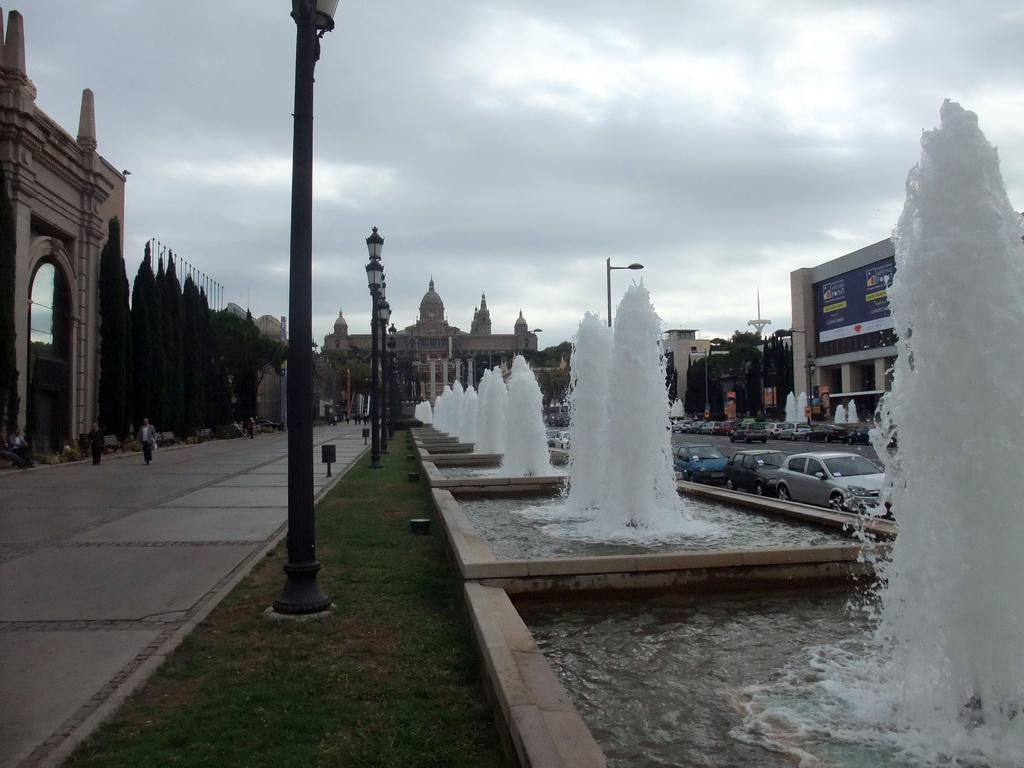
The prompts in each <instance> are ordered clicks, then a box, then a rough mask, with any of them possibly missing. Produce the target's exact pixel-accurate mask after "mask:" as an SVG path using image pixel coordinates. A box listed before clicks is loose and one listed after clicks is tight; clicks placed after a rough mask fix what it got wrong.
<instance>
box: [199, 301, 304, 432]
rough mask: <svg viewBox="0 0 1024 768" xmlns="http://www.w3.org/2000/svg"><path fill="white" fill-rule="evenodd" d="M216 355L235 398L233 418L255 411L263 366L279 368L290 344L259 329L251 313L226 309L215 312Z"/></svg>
mask: <svg viewBox="0 0 1024 768" xmlns="http://www.w3.org/2000/svg"><path fill="white" fill-rule="evenodd" d="M212 318H213V324H212V325H213V339H214V355H215V357H216V359H217V363H218V369H219V371H220V375H221V376H223V377H224V379H226V381H227V382H228V386H229V392H230V395H231V400H232V402H233V411H234V412H233V413H232V414H231V415H232V418H235V419H239V420H241V419H247V418H249V417H250V416H255V415H256V391H257V389H258V387H259V382H260V379H261V378H262V376H263V370H264V368H265V367H267V366H269V367H271V368H274V369H276V370H278V371H280V369H281V366H282V364H283V363H284V361H285V358H286V357H287V352H288V348H287V347H286V346H285V345H284V344H282V343H281V342H280V341H277V340H276V339H271V338H268V337H266V336H264V335H263V334H261V333H260V332H259V329H258V328H257V327H256V324H255V323H254V322H253V321H252V317H251V316H249V317H245V318H241V317H238V316H236V315H234V314H232V313H231V312H228V311H227V310H221V311H220V312H214V313H212Z"/></svg>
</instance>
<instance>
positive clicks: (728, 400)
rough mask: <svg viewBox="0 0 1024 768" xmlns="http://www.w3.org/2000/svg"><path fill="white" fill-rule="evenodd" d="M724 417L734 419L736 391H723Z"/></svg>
mask: <svg viewBox="0 0 1024 768" xmlns="http://www.w3.org/2000/svg"><path fill="white" fill-rule="evenodd" d="M725 418H727V419H735V418H736V393H735V392H726V393H725Z"/></svg>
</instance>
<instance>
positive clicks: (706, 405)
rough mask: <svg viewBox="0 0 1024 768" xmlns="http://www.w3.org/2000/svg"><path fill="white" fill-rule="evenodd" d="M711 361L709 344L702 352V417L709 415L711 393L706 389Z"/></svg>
mask: <svg viewBox="0 0 1024 768" xmlns="http://www.w3.org/2000/svg"><path fill="white" fill-rule="evenodd" d="M710 361H711V345H710V344H709V345H708V351H707V352H705V353H704V418H705V419H706V418H708V417H709V416H711V393H710V392H709V391H708V365H709V363H710Z"/></svg>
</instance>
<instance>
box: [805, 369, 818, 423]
mask: <svg viewBox="0 0 1024 768" xmlns="http://www.w3.org/2000/svg"><path fill="white" fill-rule="evenodd" d="M816 367H817V366H816V365H815V364H814V358H813V357H811V353H810V352H808V353H807V362H806V363H805V364H804V368H806V369H807V426H810V425H811V411H812V410H813V406H812V403H814V397H813V396H812V395H811V374H812V373H814V369H815V368H816Z"/></svg>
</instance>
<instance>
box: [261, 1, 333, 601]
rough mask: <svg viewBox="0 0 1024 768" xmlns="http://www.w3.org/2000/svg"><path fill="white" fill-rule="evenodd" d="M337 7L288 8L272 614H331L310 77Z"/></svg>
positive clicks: (328, 4)
mask: <svg viewBox="0 0 1024 768" xmlns="http://www.w3.org/2000/svg"><path fill="white" fill-rule="evenodd" d="M337 8H338V0H319V1H318V2H316V3H314V2H313V0H292V18H293V19H295V28H296V42H295V112H294V135H293V139H292V211H291V214H292V225H291V246H290V256H289V285H288V314H289V315H290V316H291V339H290V343H289V344H288V562H287V563H286V564H285V566H284V572H285V575H286V576H287V581H286V582H285V586H284V589H283V590H282V592H281V594H280V595H279V596H278V598H277V600H275V601H274V605H273V610H274V612H276V613H281V614H287V615H306V614H311V613H320V612H322V611H325V610H327V609H328V608H330V607H331V598H329V597H327V595H325V594H324V592H323V591H322V590H321V589H320V585H319V584H318V583H317V580H316V575H317V573H318V572H319V571H320V563H319V562H318V561H317V559H316V534H315V521H314V515H313V414H312V412H311V410H310V408H309V399H310V396H311V394H312V392H313V70H314V68H315V67H316V61H317V59H318V58H319V57H320V38H321V37H323V36H324V34H325V33H327V32H329V31H330V30H332V29H334V12H335V11H336V10H337Z"/></svg>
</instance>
